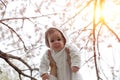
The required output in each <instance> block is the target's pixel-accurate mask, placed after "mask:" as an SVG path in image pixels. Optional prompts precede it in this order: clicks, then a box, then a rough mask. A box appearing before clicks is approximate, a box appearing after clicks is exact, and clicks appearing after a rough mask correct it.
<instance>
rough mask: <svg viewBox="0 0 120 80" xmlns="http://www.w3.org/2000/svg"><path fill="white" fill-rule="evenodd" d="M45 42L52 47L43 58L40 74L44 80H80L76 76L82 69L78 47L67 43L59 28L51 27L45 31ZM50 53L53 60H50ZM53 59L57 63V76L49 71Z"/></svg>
mask: <svg viewBox="0 0 120 80" xmlns="http://www.w3.org/2000/svg"><path fill="white" fill-rule="evenodd" d="M45 42H46V45H47V47H48V48H50V49H49V50H47V51H46V53H45V54H44V55H43V57H42V60H41V64H40V76H41V77H42V80H80V79H77V78H76V77H75V75H76V73H77V72H78V71H79V69H80V53H79V51H78V49H77V47H75V46H73V45H71V44H67V38H66V36H65V34H64V33H63V32H62V31H61V30H59V29H57V28H49V29H48V30H47V31H46V32H45ZM49 54H50V55H51V56H52V58H53V60H50V59H51V58H49V56H50V55H49ZM69 55H70V56H69ZM51 61H54V63H55V65H54V67H55V66H56V68H55V70H56V71H55V73H56V74H55V75H56V76H55V75H52V74H49V73H48V71H49V67H51V65H50V63H52V62H51ZM51 70H52V68H51ZM53 70H54V69H53ZM50 72H51V71H50ZM73 75H74V77H73ZM51 76H52V77H53V78H54V79H52V78H51Z"/></svg>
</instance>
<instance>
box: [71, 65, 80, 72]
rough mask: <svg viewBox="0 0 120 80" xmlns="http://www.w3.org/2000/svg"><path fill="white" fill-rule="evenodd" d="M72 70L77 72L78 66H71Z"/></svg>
mask: <svg viewBox="0 0 120 80" xmlns="http://www.w3.org/2000/svg"><path fill="white" fill-rule="evenodd" d="M71 69H72V72H77V71H78V70H79V67H77V66H72V68H71Z"/></svg>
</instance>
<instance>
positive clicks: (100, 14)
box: [96, 0, 120, 22]
mask: <svg viewBox="0 0 120 80" xmlns="http://www.w3.org/2000/svg"><path fill="white" fill-rule="evenodd" d="M119 10H120V8H119V7H118V6H117V5H115V3H113V2H112V1H108V0H106V1H105V2H104V3H103V5H102V8H101V7H100V6H98V7H97V9H96V19H97V20H99V21H100V20H101V19H104V20H105V21H106V22H111V21H113V20H114V19H115V18H116V17H117V15H119V14H120V12H119Z"/></svg>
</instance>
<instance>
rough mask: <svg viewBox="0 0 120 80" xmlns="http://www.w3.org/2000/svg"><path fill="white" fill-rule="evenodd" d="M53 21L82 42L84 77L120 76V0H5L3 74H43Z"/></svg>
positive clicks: (0, 20)
mask: <svg viewBox="0 0 120 80" xmlns="http://www.w3.org/2000/svg"><path fill="white" fill-rule="evenodd" d="M49 27H60V28H62V29H63V31H64V32H66V34H67V36H69V39H70V43H74V44H75V45H77V46H78V47H79V51H80V55H81V69H80V73H81V75H82V77H83V80H120V62H119V61H120V49H119V48H120V0H0V80H41V78H40V76H39V65H40V60H41V56H42V55H43V54H44V52H45V50H46V49H47V47H46V45H45V42H44V32H45V31H46V29H48V28H49Z"/></svg>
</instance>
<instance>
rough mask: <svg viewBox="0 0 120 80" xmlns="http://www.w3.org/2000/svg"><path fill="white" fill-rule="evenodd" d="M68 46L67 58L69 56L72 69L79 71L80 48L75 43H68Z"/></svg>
mask: <svg viewBox="0 0 120 80" xmlns="http://www.w3.org/2000/svg"><path fill="white" fill-rule="evenodd" d="M67 48H68V50H66V52H67V58H68V59H67V60H68V61H69V62H70V64H71V69H72V71H73V72H77V71H78V70H79V69H80V61H81V60H80V52H79V49H78V48H77V47H76V46H75V45H68V46H67ZM68 53H69V55H68ZM69 57H70V58H69Z"/></svg>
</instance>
